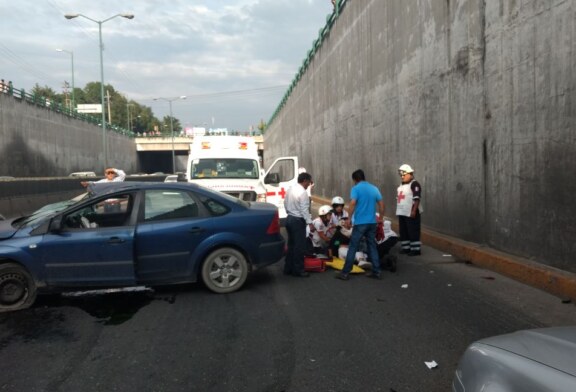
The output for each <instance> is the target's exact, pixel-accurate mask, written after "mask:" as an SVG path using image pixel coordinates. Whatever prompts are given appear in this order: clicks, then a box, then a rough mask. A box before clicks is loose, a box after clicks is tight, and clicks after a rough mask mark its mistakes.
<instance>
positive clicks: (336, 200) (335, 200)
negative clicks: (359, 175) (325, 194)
mask: <svg viewBox="0 0 576 392" xmlns="http://www.w3.org/2000/svg"><path fill="white" fill-rule="evenodd" d="M335 204H341V205H344V199H343V198H342V197H340V196H334V198H333V199H332V205H335Z"/></svg>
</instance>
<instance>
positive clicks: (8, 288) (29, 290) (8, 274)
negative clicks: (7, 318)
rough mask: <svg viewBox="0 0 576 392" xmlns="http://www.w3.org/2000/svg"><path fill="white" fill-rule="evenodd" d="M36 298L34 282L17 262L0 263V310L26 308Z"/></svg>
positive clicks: (7, 310)
mask: <svg viewBox="0 0 576 392" xmlns="http://www.w3.org/2000/svg"><path fill="white" fill-rule="evenodd" d="M35 299H36V284H35V283H34V280H33V279H32V277H31V276H30V274H29V273H28V272H27V271H26V270H25V269H24V268H22V267H20V266H19V265H18V264H14V263H7V264H0V312H9V311H12V310H20V309H26V308H28V307H30V305H32V304H33V303H34V300H35Z"/></svg>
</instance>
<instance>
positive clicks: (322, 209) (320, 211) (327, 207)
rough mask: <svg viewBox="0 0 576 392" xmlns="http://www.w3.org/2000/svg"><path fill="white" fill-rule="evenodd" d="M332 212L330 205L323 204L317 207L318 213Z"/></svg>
mask: <svg viewBox="0 0 576 392" xmlns="http://www.w3.org/2000/svg"><path fill="white" fill-rule="evenodd" d="M330 212H332V207H330V206H327V205H324V206H321V207H320V208H318V215H320V216H322V215H326V214H328V213H330Z"/></svg>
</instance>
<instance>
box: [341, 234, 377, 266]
mask: <svg viewBox="0 0 576 392" xmlns="http://www.w3.org/2000/svg"><path fill="white" fill-rule="evenodd" d="M362 237H364V238H365V239H366V245H367V246H368V257H369V258H370V262H372V272H373V273H375V274H378V273H380V260H379V259H378V248H377V247H376V223H370V224H366V225H354V228H353V229H352V236H351V237H350V244H349V245H348V254H347V255H346V262H345V263H344V268H342V273H344V274H349V273H350V271H352V266H353V265H354V258H355V257H356V251H357V250H358V244H359V243H360V240H361V239H362Z"/></svg>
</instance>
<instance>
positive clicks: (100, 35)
mask: <svg viewBox="0 0 576 392" xmlns="http://www.w3.org/2000/svg"><path fill="white" fill-rule="evenodd" d="M79 16H81V17H83V18H85V19H88V20H90V21H92V22H94V23H98V38H99V40H100V103H101V104H102V149H103V151H104V169H106V168H107V167H108V144H107V142H106V114H105V113H104V107H105V106H104V54H103V52H104V45H103V44H102V23H105V22H108V21H109V20H110V19H114V18H116V17H118V16H121V17H123V18H126V19H134V15H132V14H116V15H113V16H111V17H109V18H108V19H104V20H94V19H92V18H89V17H88V16H86V15H83V14H66V15H64V17H65V18H66V19H74V18H77V17H79Z"/></svg>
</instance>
